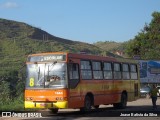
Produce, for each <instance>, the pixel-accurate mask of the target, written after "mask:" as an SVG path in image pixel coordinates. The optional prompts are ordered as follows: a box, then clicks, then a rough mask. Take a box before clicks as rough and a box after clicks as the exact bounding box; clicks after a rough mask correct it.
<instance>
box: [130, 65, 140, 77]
mask: <svg viewBox="0 0 160 120" xmlns="http://www.w3.org/2000/svg"><path fill="white" fill-rule="evenodd" d="M132 65H135V67H136V72H133V71H131V66H132ZM132 73H136V75H137V78H136V79H133V78H131V77H132V76H131V74H132ZM130 78H131V79H132V80H138V66H137V64H130Z"/></svg>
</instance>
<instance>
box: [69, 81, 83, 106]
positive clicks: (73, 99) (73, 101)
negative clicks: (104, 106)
mask: <svg viewBox="0 0 160 120" xmlns="http://www.w3.org/2000/svg"><path fill="white" fill-rule="evenodd" d="M80 86H81V85H80V84H79V85H78V86H77V87H76V88H74V89H69V97H68V107H69V108H80V107H82V106H83V100H82V98H81V95H80Z"/></svg>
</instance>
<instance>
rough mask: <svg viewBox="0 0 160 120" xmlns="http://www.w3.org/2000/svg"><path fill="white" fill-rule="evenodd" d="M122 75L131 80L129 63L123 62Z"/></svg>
mask: <svg viewBox="0 0 160 120" xmlns="http://www.w3.org/2000/svg"><path fill="white" fill-rule="evenodd" d="M122 70H123V72H122V75H123V79H124V80H129V79H130V75H129V65H128V64H122Z"/></svg>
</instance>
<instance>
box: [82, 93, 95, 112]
mask: <svg viewBox="0 0 160 120" xmlns="http://www.w3.org/2000/svg"><path fill="white" fill-rule="evenodd" d="M91 107H92V100H91V98H90V97H89V96H88V95H87V96H86V97H85V101H84V107H83V108H81V109H80V111H81V112H83V113H84V112H89V111H91Z"/></svg>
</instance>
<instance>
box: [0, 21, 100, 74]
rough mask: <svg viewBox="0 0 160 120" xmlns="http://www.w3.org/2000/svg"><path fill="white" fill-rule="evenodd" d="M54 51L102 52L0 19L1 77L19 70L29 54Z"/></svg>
mask: <svg viewBox="0 0 160 120" xmlns="http://www.w3.org/2000/svg"><path fill="white" fill-rule="evenodd" d="M53 51H66V52H73V53H79V52H81V51H83V52H86V53H89V54H101V52H102V50H101V49H100V48H99V47H97V46H95V45H92V44H88V43H84V42H78V41H72V40H67V39H64V38H59V37H56V36H53V35H51V34H49V33H47V32H46V31H44V30H41V29H39V28H36V27H33V26H31V25H28V24H26V23H22V22H17V21H13V20H6V19H0V76H2V75H3V74H4V73H6V72H7V71H10V70H12V69H16V70H19V69H20V68H21V67H22V66H23V64H24V62H25V60H26V57H27V55H28V54H32V53H41V52H53Z"/></svg>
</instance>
